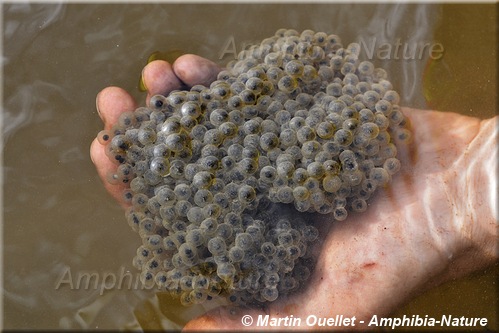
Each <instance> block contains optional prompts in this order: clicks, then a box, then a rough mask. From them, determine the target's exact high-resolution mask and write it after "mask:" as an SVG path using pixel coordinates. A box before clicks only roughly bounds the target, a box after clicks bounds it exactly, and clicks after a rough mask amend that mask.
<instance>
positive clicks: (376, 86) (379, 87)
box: [371, 83, 385, 96]
mask: <svg viewBox="0 0 499 333" xmlns="http://www.w3.org/2000/svg"><path fill="white" fill-rule="evenodd" d="M371 89H372V90H374V91H375V92H377V93H378V94H379V95H380V96H383V95H384V94H385V88H384V87H383V86H382V85H381V84H379V83H373V84H372V85H371Z"/></svg>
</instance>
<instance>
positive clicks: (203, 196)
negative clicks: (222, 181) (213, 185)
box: [194, 188, 213, 207]
mask: <svg viewBox="0 0 499 333" xmlns="http://www.w3.org/2000/svg"><path fill="white" fill-rule="evenodd" d="M211 202H213V194H212V193H211V192H210V191H209V190H207V189H204V188H201V189H199V190H198V191H197V192H196V194H194V203H195V204H196V205H198V206H199V207H204V206H206V205H208V204H209V203H211Z"/></svg>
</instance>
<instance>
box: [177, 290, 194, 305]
mask: <svg viewBox="0 0 499 333" xmlns="http://www.w3.org/2000/svg"><path fill="white" fill-rule="evenodd" d="M193 303H194V302H193V300H192V298H191V293H190V292H188V291H184V292H183V293H182V294H181V295H180V304H182V305H183V306H189V305H192V304H193Z"/></svg>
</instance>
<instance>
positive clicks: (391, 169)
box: [383, 157, 400, 175]
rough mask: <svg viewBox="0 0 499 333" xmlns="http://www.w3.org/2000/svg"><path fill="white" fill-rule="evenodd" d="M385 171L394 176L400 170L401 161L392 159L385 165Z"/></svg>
mask: <svg viewBox="0 0 499 333" xmlns="http://www.w3.org/2000/svg"><path fill="white" fill-rule="evenodd" d="M383 169H385V170H386V171H387V172H388V174H389V175H394V174H396V173H397V172H398V171H399V170H400V161H399V160H398V159H396V158H395V157H390V158H388V159H387V160H386V161H385V163H383Z"/></svg>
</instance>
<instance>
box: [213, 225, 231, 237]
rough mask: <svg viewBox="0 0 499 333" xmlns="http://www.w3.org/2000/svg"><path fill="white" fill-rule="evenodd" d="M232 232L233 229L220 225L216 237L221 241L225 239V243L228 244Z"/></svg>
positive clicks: (229, 226)
mask: <svg viewBox="0 0 499 333" xmlns="http://www.w3.org/2000/svg"><path fill="white" fill-rule="evenodd" d="M232 232H233V228H232V226H231V225H229V224H226V223H221V224H219V225H218V227H217V231H216V235H217V236H219V237H221V238H222V239H225V240H226V241H227V242H230V241H229V240H230V239H231V236H232Z"/></svg>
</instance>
